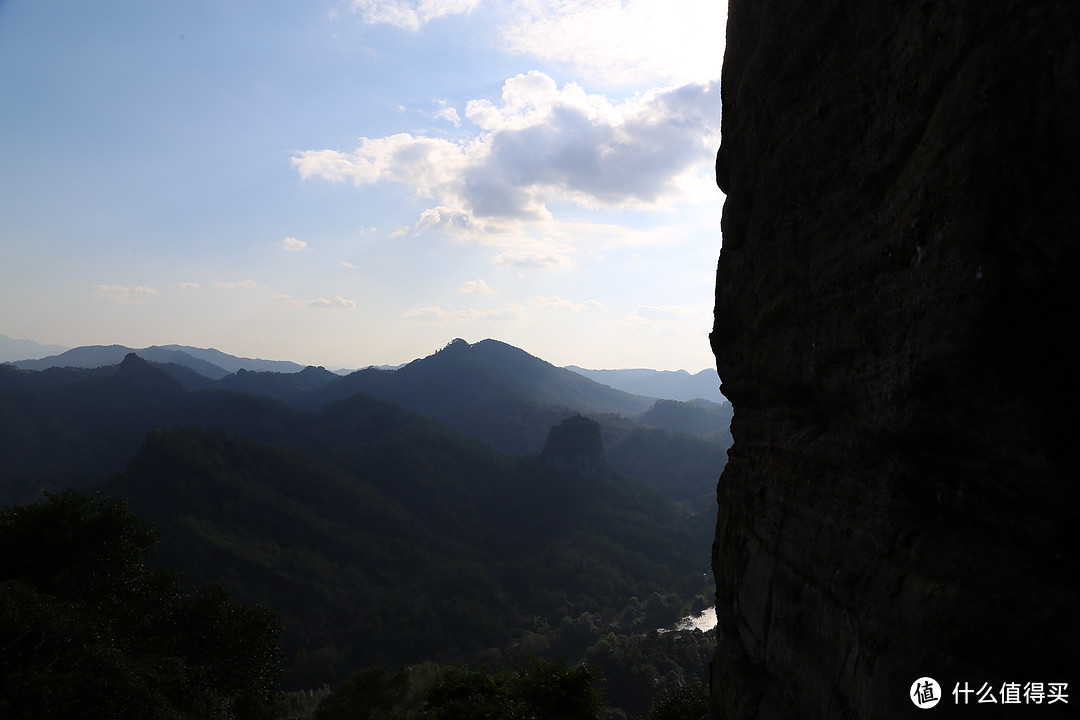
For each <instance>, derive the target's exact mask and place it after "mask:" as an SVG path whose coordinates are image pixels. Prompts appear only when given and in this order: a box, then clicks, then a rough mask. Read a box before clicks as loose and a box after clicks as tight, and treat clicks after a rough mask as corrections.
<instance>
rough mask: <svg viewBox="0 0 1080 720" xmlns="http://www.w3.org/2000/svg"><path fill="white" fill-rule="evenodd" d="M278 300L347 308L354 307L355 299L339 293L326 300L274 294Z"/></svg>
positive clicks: (353, 308) (303, 304)
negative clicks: (347, 298) (349, 298)
mask: <svg viewBox="0 0 1080 720" xmlns="http://www.w3.org/2000/svg"><path fill="white" fill-rule="evenodd" d="M274 297H276V298H277V299H278V300H282V301H284V302H287V303H288V304H290V305H293V306H295V307H313V308H346V309H349V310H355V309H356V301H355V300H346V299H345V298H343V297H341V296H340V295H335V296H334V297H333V298H331V299H329V300H327V299H326V298H322V297H320V298H315V299H313V300H300V299H298V298H296V297H293V296H292V295H275V296H274Z"/></svg>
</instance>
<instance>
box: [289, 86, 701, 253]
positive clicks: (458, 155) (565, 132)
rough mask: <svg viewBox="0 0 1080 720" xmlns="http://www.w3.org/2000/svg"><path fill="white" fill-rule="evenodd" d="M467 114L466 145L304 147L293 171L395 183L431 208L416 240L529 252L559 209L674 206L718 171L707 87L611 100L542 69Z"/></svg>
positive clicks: (386, 141)
mask: <svg viewBox="0 0 1080 720" xmlns="http://www.w3.org/2000/svg"><path fill="white" fill-rule="evenodd" d="M466 117H467V118H468V119H469V121H470V122H471V123H473V124H474V125H475V126H476V128H477V132H476V133H475V134H474V135H473V136H472V137H469V138H466V139H461V140H449V139H444V138H432V137H424V136H414V135H412V134H409V133H399V134H396V135H390V136H387V137H382V138H362V139H361V142H360V146H359V147H358V148H357V149H356V150H355V151H353V152H351V153H347V152H340V151H337V150H307V151H303V152H300V153H298V154H296V155H295V156H294V157H293V158H292V164H293V166H294V167H295V168H296V169H297V171H298V172H299V174H300V177H301V178H302V179H305V180H307V179H310V178H315V177H318V178H322V179H324V180H329V181H332V182H345V181H350V182H352V183H353V184H355V185H357V186H362V185H368V184H372V183H376V182H394V183H400V184H403V185H405V186H407V187H410V188H412V190H413V191H414V192H415V193H416V195H417V196H419V197H421V198H430V199H432V200H434V204H433V205H432V207H430V208H428V209H427V210H425V211H424V212H423V213H422V214H421V216H420V217H419V219H418V221H417V222H416V224H415V225H414V226H413V228H412V230H413V231H415V232H421V231H433V230H436V231H439V232H443V233H446V234H449V235H452V236H455V237H459V238H461V239H464V240H467V241H472V242H483V243H489V244H503V245H520V244H521V243H522V242H524V241H526V240H529V239H531V240H534V241H535V238H534V237H533V234H534V232H536V231H537V229H538V228H540V229H541V230H540V232H542V233H549V232H551V231H552V229H556V228H557V226H558V225H559V223H560V222H561V221H560V220H558V219H557V218H555V217H554V215H553V213H552V211H551V210H550V209H549V207H548V205H549V203H552V202H558V201H563V202H565V201H569V202H571V203H574V204H576V205H578V206H581V207H586V208H633V209H637V210H664V209H670V208H673V207H674V206H675V204H676V203H677V202H678V201H679V200H680V198H684V197H687V196H688V195H687V192H688V191H687V188H690V187H694V186H696V185H698V184H701V178H700V174H701V171H702V168H706V169H707V168H708V167H710V166H711V163H712V160H713V156H714V154H715V147H716V143H717V142H718V124H719V119H720V98H719V91H718V86H717V84H716V83H704V84H686V85H683V86H680V87H671V88H666V89H660V90H650V91H648V92H645V93H642V94H639V95H636V96H634V97H632V98H630V99H627V100H623V101H621V102H613V101H611V100H609V99H608V98H606V97H604V96H602V95H595V94H593V95H590V94H588V93H586V92H585V91H584V89H582V88H581V86H579V85H576V84H573V83H571V84H568V85H566V86H564V87H562V88H561V89H560V88H558V87H557V86H556V84H555V82H554V81H553V80H552V79H551V78H550V77H548V76H547V75H544V74H543V73H539V72H535V71H534V72H530V73H527V74H524V75H518V76H516V77H513V78H510V79H509V80H507V81H506V82H505V83H504V85H503V89H502V97H501V101H500V102H499V103H498V104H496V103H492V102H490V101H488V100H473V101H471V102H469V103H468V104H467V106H466ZM399 234H400V232H399Z"/></svg>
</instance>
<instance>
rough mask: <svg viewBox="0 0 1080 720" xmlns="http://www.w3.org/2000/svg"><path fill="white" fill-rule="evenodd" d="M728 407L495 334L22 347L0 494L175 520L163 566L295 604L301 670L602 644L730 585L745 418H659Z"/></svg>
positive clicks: (313, 678)
mask: <svg viewBox="0 0 1080 720" xmlns="http://www.w3.org/2000/svg"><path fill="white" fill-rule="evenodd" d="M192 357H193V356H192ZM410 405H412V406H415V407H409V406H410ZM726 407H728V406H726V405H725V406H719V405H717V406H715V407H713V406H710V405H709V404H707V403H704V404H692V403H682V402H677V401H663V400H662V401H659V402H657V401H654V400H652V399H650V398H644V397H642V396H636V395H631V394H629V393H625V392H622V391H619V390H615V389H613V388H610V387H607V386H604V385H600V384H598V383H595V382H593V381H591V380H588V379H587V378H584V377H582V376H580V375H577V374H575V373H573V372H571V371H569V370H565V369H563V368H557V367H554V366H552V365H550V364H549V363H546V362H544V361H542V360H540V359H539V358H535V357H533V356H531V355H529V354H528V353H525V352H524V351H522V350H520V349H518V348H514V347H511V346H509V345H506V344H504V343H499V342H496V341H484V342H480V343H476V344H473V345H470V344H468V343H465V342H464V341H455V342H453V343H450V344H449V345H448V346H447V347H445V348H443V349H442V350H440V351H439V352H436V353H434V354H433V355H431V356H429V357H427V358H423V359H421V360H418V361H415V362H414V363H411V364H410V365H408V366H406V367H403V368H401V369H400V370H396V371H386V370H375V369H370V370H364V371H359V372H356V373H352V374H351V375H349V376H345V377H340V376H336V375H334V374H333V373H329V372H328V371H325V370H323V369H320V368H306V369H304V370H302V371H300V372H294V373H278V372H252V371H247V370H241V371H238V372H235V373H232V374H229V375H226V376H225V377H222V378H220V379H217V380H215V379H212V378H209V377H206V376H201V375H197V374H196V373H195V372H194V371H193V370H192V369H191V368H190V367H187V366H181V365H178V364H176V363H171V362H164V363H161V362H155V363H152V362H149V361H147V360H145V359H143V358H141V357H140V356H139V355H138V354H136V353H129V354H128V355H126V356H125V357H124V359H123V360H122V361H121V362H120V363H119V364H118V365H113V366H101V367H97V368H72V367H68V368H58V367H54V368H50V369H48V370H41V371H34V370H22V369H19V368H16V367H14V366H11V365H3V366H0V437H4V438H5V439H4V446H5V452H4V453H2V454H0V493H2V496H3V499H4V500H7V501H9V502H10V501H20V502H21V501H27V500H31V499H33V497H35V496H37V495H38V494H39V493H40V491H41V490H43V489H45V490H48V489H55V488H60V487H64V486H74V487H77V488H81V489H83V490H86V491H91V492H101V493H104V494H106V495H110V496H112V497H118V498H124V499H126V500H128V501H129V502H130V503H131V507H132V509H133V510H135V511H136V512H138V513H139V514H140V515H143V516H144V517H147V518H149V519H150V520H151V521H152V522H153V523H154V524H155V525H156V526H157V527H158V528H159V530H160V532H161V534H162V537H163V543H162V545H161V547H160V549H159V559H160V562H162V563H164V564H166V565H168V566H170V567H176V568H178V569H181V570H183V571H184V572H185V573H186V574H187V576H188V578H189V579H190V580H191V581H192V582H196V583H198V582H203V581H206V580H210V579H213V578H218V579H220V580H224V581H226V582H228V583H229V585H230V586H232V587H233V588H235V589H236V591H237V593H238V595H239V596H240V597H242V598H245V599H250V600H258V601H263V602H269V603H272V604H273V605H274V606H275V607H277V608H278V611H279V613H280V616H281V618H282V622H283V623H284V625H285V636H284V640H283V643H284V648H285V651H286V654H287V657H288V667H289V672H290V677H291V678H292V680H291V682H292V683H293V684H294V685H295V686H298V687H312V686H317V685H318V684H321V683H322V682H327V681H335V680H337V679H340V678H341V677H342V676H343V675H344V674H345V673H347V672H348V671H349V670H351V669H355V668H357V667H360V666H363V665H367V664H371V663H375V662H389V663H397V662H416V661H419V660H423V659H430V658H462V657H469V658H473V659H484V658H487V659H491V658H493V657H496V656H502V654H504V653H510V652H530V653H546V654H548V655H551V654H564V655H568V656H571V657H581V658H584V657H586V656H588V655H589V653H590V652H592V653H594V654H595V653H599V652H600V650H599V649H595V650H590V648H593V647H594V645H595V644H596V643H599V642H600V640H601V639H602V638H603V637H604V636H605V635H606V634H609V633H610V632H611V631H612V630H613V629H615V630H618V631H619V632H620V633H627V632H630V631H631V630H632V629H633V628H638V629H639V631H640V629H642V628H655V627H660V626H662V625H668V624H670V623H671V622H672V621H673V620H674V619H675V618H676V617H678V616H679V615H680V614H681V613H684V612H687V611H689V610H690V609H691V606H693V609H700V607H702V606H704V604H705V603H707V602H708V597H709V595H708V586H707V584H706V582H705V579H704V578H703V573H704V572H705V570H706V568H707V566H708V547H709V542H710V540H709V538H710V536H711V532H712V527H713V523H714V522H715V509H714V508H715V505H714V504H715V500H714V499H713V495H714V491H715V482H716V480H715V478H716V476H717V473H718V472H719V469H720V468H721V467H722V465H723V461H724V454H725V452H726V442H727V440H726V435H725V434H724V433H725V432H726V430H723V429H718V430H716V431H713V432H710V433H707V434H706V435H696V434H693V433H688V432H685V431H682V430H667V429H663V428H660V427H655V426H650V425H648V424H645V423H646V421H648V420H649V418H650V417H651V418H653V421H654V422H655V423H657V424H660V423H662V422H668V423H670V422H672V420H671V417H668V416H673V417H675V418H677V419H678V422H683V423H690V424H693V423H694V422H699V421H700V420H701V416H702V413H704V414H705V415H706V416H707V415H708V413H709V412H712V411H717V412H719V414H718V415H717V417H718V418H719V421H721V422H722V423H723V422H726V417H727V416H724V415H723V413H722V412H721V411H722V410H723V409H724V408H726ZM419 408H423V410H424V412H420V410H419ZM455 417H457V419H455ZM724 427H725V428H726V425H724ZM536 434H539V435H540V440H539V442H538V443H537V444H536V445H535V446H530V448H524V449H523V448H522V447H521V443H522V441H523V439H524V438H532V437H533V436H534V435H536ZM485 435H486V436H488V437H484V436H485ZM489 438H490V439H489ZM500 445H505V446H507V447H510V448H512V449H509V450H507V449H504V448H503V447H501V446H500ZM658 642H659V641H658ZM597 647H599V646H597ZM672 647H674V646H672ZM685 647H690V646H689V645H687V646H685ZM604 652H608V651H604ZM665 652H666V651H665ZM671 652H677V650H671ZM609 654H610V653H609ZM605 657H606V656H605ZM610 662H614V660H610ZM680 662H682V661H680ZM686 662H691V664H693V663H698V664H701V663H699V662H698V660H693V661H691V660H687V661H686ZM672 677H675V676H674V675H673V676H672ZM645 701H646V698H642V699H641V702H645Z"/></svg>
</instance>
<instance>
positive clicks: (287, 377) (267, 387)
mask: <svg viewBox="0 0 1080 720" xmlns="http://www.w3.org/2000/svg"><path fill="white" fill-rule="evenodd" d="M340 380H341V377H340V376H339V375H336V374H335V373H332V372H330V371H329V370H327V369H326V368H323V367H310V366H309V367H306V368H304V369H303V370H301V371H300V372H249V371H247V370H239V371H237V372H235V373H233V374H232V375H228V376H226V377H224V378H222V379H221V380H220V381H218V382H217V383H216V385H215V387H217V388H220V389H222V390H236V391H239V392H246V393H251V394H252V395H266V396H267V397H273V398H278V399H279V400H284V401H285V402H287V403H289V404H291V405H297V404H301V405H302V404H305V403H304V400H303V398H304V397H305V396H306V395H307V394H310V393H313V392H315V391H318V390H319V389H321V388H323V387H324V386H326V385H329V384H331V383H337V382H340Z"/></svg>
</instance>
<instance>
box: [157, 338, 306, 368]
mask: <svg viewBox="0 0 1080 720" xmlns="http://www.w3.org/2000/svg"><path fill="white" fill-rule="evenodd" d="M161 347H162V348H164V349H165V350H177V351H181V352H184V353H186V354H188V355H191V356H192V357H194V358H198V359H199V360H203V361H205V362H208V363H212V364H213V365H216V366H217V367H219V368H221V369H223V370H225V371H226V372H230V373H234V372H239V371H240V370H248V371H252V372H278V373H294V372H300V371H301V370H303V369H304V366H303V365H299V364H297V363H294V362H292V361H290V360H263V359H262V358H245V357H237V356H235V355H229V354H228V353H223V352H221V351H220V350H215V349H214V348H197V347H191V346H189V345H162V346H161ZM147 359H151V358H147Z"/></svg>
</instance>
